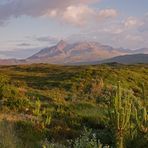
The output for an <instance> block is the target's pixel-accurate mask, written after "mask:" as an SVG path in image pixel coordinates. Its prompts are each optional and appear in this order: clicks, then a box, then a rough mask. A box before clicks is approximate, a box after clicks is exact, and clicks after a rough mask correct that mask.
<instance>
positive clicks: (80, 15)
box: [61, 5, 95, 26]
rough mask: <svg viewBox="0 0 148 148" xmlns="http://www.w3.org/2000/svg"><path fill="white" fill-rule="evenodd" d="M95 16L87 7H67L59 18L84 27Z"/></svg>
mask: <svg viewBox="0 0 148 148" xmlns="http://www.w3.org/2000/svg"><path fill="white" fill-rule="evenodd" d="M94 15H95V11H94V10H93V9H91V8H89V7H88V6H85V5H80V6H68V7H67V8H66V10H65V11H64V12H63V15H62V16H61V18H62V20H64V21H66V22H68V23H71V24H75V25H79V26H81V25H84V24H86V23H87V22H88V20H90V19H91V18H92V17H93V16H94Z"/></svg>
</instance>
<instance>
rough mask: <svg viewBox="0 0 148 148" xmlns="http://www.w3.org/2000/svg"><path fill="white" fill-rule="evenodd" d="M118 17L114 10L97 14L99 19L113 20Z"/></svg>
mask: <svg viewBox="0 0 148 148" xmlns="http://www.w3.org/2000/svg"><path fill="white" fill-rule="evenodd" d="M117 16H118V12H117V10H115V9H103V10H100V11H99V13H98V17H99V18H114V17H117Z"/></svg>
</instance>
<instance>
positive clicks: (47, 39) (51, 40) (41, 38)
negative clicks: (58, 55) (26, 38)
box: [35, 36, 60, 44]
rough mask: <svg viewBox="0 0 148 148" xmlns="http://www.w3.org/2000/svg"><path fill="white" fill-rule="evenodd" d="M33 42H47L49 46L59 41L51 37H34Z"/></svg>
mask: <svg viewBox="0 0 148 148" xmlns="http://www.w3.org/2000/svg"><path fill="white" fill-rule="evenodd" d="M35 40H36V41H39V42H47V43H49V44H56V43H57V42H59V41H60V38H57V37H51V36H42V37H36V38H35Z"/></svg>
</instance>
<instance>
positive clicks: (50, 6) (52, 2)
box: [0, 0, 99, 24]
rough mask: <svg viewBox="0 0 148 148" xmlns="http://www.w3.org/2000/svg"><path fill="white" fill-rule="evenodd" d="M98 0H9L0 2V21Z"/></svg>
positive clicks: (41, 13)
mask: <svg viewBox="0 0 148 148" xmlns="http://www.w3.org/2000/svg"><path fill="white" fill-rule="evenodd" d="M98 1H99V0H10V1H8V2H7V3H4V4H0V23H1V24H2V23H4V22H5V21H8V20H9V19H10V18H11V17H19V16H22V15H27V16H32V17H38V16H43V15H45V14H46V13H47V12H49V11H51V12H52V13H51V14H53V15H54V14H55V13H54V11H53V10H55V9H58V10H63V9H65V8H67V7H69V6H73V5H77V4H86V5H87V4H89V3H94V2H98Z"/></svg>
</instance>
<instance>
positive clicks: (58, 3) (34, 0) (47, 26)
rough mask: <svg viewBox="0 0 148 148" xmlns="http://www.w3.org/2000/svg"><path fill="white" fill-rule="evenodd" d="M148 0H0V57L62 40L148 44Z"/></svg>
mask: <svg viewBox="0 0 148 148" xmlns="http://www.w3.org/2000/svg"><path fill="white" fill-rule="evenodd" d="M147 39H148V0H0V58H26V57H28V56H30V55H32V54H33V53H35V52H37V51H39V50H40V49H42V48H44V47H47V46H52V45H54V44H56V43H57V42H59V41H60V40H66V41H67V42H77V41H95V42H100V43H102V44H106V45H110V46H113V47H115V48H120V47H121V48H125V49H126V48H128V49H133V50H134V49H139V48H148V41H147Z"/></svg>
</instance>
